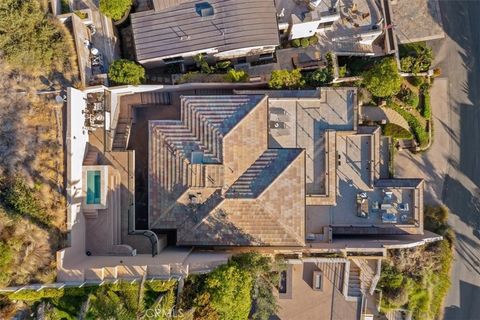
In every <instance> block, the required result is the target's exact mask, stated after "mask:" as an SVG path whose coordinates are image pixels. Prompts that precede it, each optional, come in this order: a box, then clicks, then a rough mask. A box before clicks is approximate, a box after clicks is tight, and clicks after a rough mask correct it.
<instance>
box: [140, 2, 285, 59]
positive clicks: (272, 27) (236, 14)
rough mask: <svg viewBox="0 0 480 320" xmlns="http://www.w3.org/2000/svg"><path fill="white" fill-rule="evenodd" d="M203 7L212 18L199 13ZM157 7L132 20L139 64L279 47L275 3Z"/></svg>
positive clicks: (170, 3) (184, 4) (167, 3)
mask: <svg viewBox="0 0 480 320" xmlns="http://www.w3.org/2000/svg"><path fill="white" fill-rule="evenodd" d="M205 3H208V4H209V5H210V6H211V7H212V8H213V15H211V16H201V14H199V9H198V8H200V7H201V6H202V5H204V4H205ZM155 8H156V9H157V10H158V11H157V10H150V11H143V12H139V13H134V14H132V15H131V21H132V30H133V38H134V43H135V50H136V55H137V60H138V61H139V62H144V61H147V60H149V59H157V58H162V57H167V56H178V55H181V54H183V53H187V52H195V51H202V50H207V49H211V48H218V51H219V52H224V51H230V50H238V49H242V48H250V47H257V46H276V45H278V44H279V39H278V26H277V19H276V10H275V5H274V3H273V0H209V1H194V0H189V1H183V0H182V1H179V0H175V1H172V0H161V1H160V0H156V2H155ZM159 9H160V10H159Z"/></svg>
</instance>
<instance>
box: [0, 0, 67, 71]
mask: <svg viewBox="0 0 480 320" xmlns="http://www.w3.org/2000/svg"><path fill="white" fill-rule="evenodd" d="M0 30H1V31H0V48H1V51H2V54H3V56H4V57H5V58H6V60H7V62H8V63H10V64H11V65H13V66H14V67H17V68H21V69H24V70H27V71H42V72H45V69H48V70H49V69H50V68H51V67H52V64H53V63H54V62H55V61H61V62H62V63H63V62H64V59H66V58H68V56H69V54H70V52H71V51H70V50H69V49H68V46H67V45H66V35H65V34H64V33H63V31H62V29H60V28H59V27H58V26H57V22H56V21H55V20H52V19H50V18H49V16H48V15H47V14H46V13H45V12H44V11H43V10H42V8H41V6H40V1H36V0H4V1H2V2H1V4H0Z"/></svg>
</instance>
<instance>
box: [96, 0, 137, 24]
mask: <svg viewBox="0 0 480 320" xmlns="http://www.w3.org/2000/svg"><path fill="white" fill-rule="evenodd" d="M131 6H132V0H100V6H99V9H100V12H102V13H103V14H104V15H106V16H107V17H109V18H112V19H113V20H120V19H121V18H122V17H123V15H124V14H125V13H126V12H127V11H128V10H129V9H130V7H131Z"/></svg>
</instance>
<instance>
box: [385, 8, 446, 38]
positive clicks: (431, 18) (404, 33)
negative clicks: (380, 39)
mask: <svg viewBox="0 0 480 320" xmlns="http://www.w3.org/2000/svg"><path fill="white" fill-rule="evenodd" d="M392 11H393V22H394V25H395V29H394V30H395V33H396V35H397V37H398V41H399V43H411V42H418V41H427V40H433V39H441V38H444V37H445V33H444V32H443V28H442V21H441V17H440V8H439V6H438V0H396V1H392Z"/></svg>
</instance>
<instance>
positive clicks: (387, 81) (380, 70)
mask: <svg viewBox="0 0 480 320" xmlns="http://www.w3.org/2000/svg"><path fill="white" fill-rule="evenodd" d="M363 84H364V85H365V87H366V88H367V89H368V90H369V91H370V92H371V93H372V94H373V95H374V96H376V97H390V96H392V95H394V94H396V93H398V92H399V91H400V88H401V85H402V79H401V77H400V74H399V73H398V70H397V64H396V62H395V60H394V59H393V58H384V59H382V60H381V61H380V62H378V63H376V64H375V65H374V66H373V67H372V68H371V69H370V70H367V71H365V72H364V73H363Z"/></svg>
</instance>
